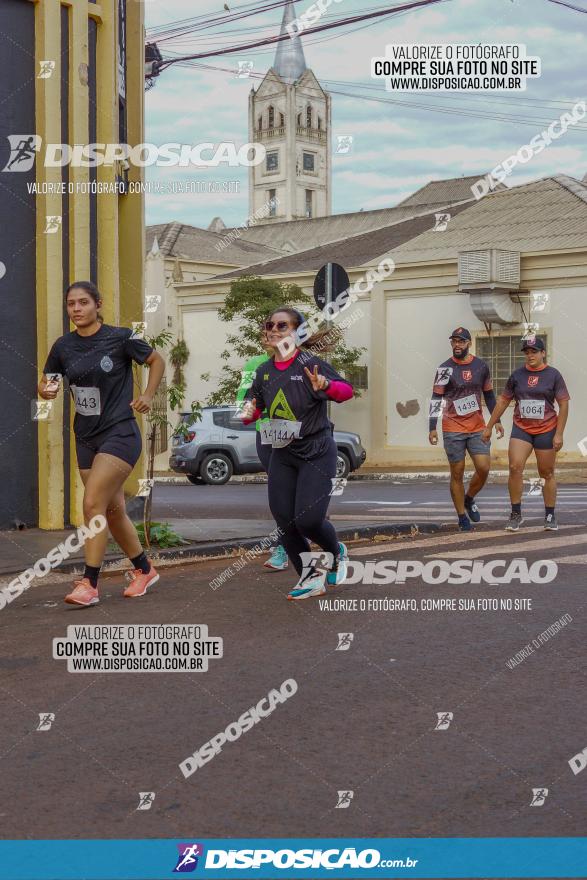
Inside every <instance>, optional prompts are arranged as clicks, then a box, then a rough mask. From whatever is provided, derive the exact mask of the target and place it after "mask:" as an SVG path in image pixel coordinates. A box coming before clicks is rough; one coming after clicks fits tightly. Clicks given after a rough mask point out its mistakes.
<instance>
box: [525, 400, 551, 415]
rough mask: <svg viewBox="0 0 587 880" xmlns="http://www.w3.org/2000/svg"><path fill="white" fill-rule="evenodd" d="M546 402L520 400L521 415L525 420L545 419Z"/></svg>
mask: <svg viewBox="0 0 587 880" xmlns="http://www.w3.org/2000/svg"><path fill="white" fill-rule="evenodd" d="M545 403H546V402H545V401H544V400H520V415H521V417H522V418H523V419H543V418H544V408H545Z"/></svg>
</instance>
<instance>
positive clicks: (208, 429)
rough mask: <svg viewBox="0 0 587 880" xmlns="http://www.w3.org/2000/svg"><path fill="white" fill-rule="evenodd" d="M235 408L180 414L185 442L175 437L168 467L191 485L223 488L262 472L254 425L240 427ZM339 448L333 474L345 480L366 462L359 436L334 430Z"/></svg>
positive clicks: (223, 407) (215, 408) (214, 407)
mask: <svg viewBox="0 0 587 880" xmlns="http://www.w3.org/2000/svg"><path fill="white" fill-rule="evenodd" d="M236 411H237V410H236V407H235V406H207V407H204V408H203V409H202V418H201V420H198V421H197V422H193V421H192V417H191V415H190V414H189V413H182V415H181V421H182V422H183V423H184V424H185V425H186V426H187V428H188V433H187V436H186V437H185V439H184V438H183V437H182V436H181V435H178V434H174V436H173V439H172V447H171V449H172V451H171V456H170V458H169V467H170V468H171V470H173V471H176V472H177V473H178V474H185V475H186V477H187V478H188V480H189V481H190V482H191V483H196V484H197V483H208V484H209V485H214V486H222V484H223V483H227V482H228V481H229V480H230V478H231V477H232V475H233V474H256V473H259V472H261V471H262V470H263V468H262V467H261V462H260V461H259V457H258V455H257V447H256V439H255V433H256V432H255V423H254V422H252V423H251V424H250V425H243V423H242V422H241V420H240V419H239V418H238V417H237V416H236ZM334 439H335V441H336V446H337V448H338V460H337V469H336V475H337V476H338V477H346V476H347V475H348V474H349V473H350V472H351V471H355V470H357V468H360V467H361V465H362V464H363V462H364V461H365V457H366V452H365V450H364V449H363V446H362V443H361V438H360V437H359V435H358V434H351V433H349V432H348V431H335V432H334Z"/></svg>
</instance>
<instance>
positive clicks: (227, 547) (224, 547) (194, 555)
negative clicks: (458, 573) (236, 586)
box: [0, 522, 440, 584]
mask: <svg viewBox="0 0 587 880" xmlns="http://www.w3.org/2000/svg"><path fill="white" fill-rule="evenodd" d="M439 529H440V524H438V523H429V522H426V523H418V522H414V523H399V524H398V523H396V524H393V525H391V524H390V525H372V526H367V525H365V526H359V527H357V528H352V527H351V528H345V529H337V534H338V536H339V538H340V539H341V540H343V541H358V540H361V539H365V538H371V539H375V537H376V536H377V535H383V536H386V537H394V536H395V535H410V534H412V533H413V532H414V530H417V531H418V532H419V533H420V534H431V533H433V532H437V531H438V530H439ZM262 540H263V537H259V538H244V539H243V540H241V541H210V542H208V543H205V544H204V543H202V544H189V545H184V546H183V547H170V548H168V549H165V550H159V551H155V552H153V553H151V554H150V557H151V559H152V560H153V562H154V563H155V564H156V565H157V566H158V567H165V566H168V565H174V564H176V565H177V564H179V563H182V562H190V561H193V562H196V561H202V562H204V561H208V560H210V559H222V558H226V557H238V556H240V555H241V553H240V552H239V551H241V550H249V549H252V548H255V547H258V545H260V543H261V541H262ZM258 552H263V551H262V550H259V551H258ZM121 563H127V559H126V556H123V555H122V554H116V555H114V554H112V555H109V556H106V558H105V560H104V565H103V567H102V572H103V573H104V574H107V573H108V572H109V571H117V570H120V568H121ZM83 565H84V561H83V559H81V558H77V559H72V560H69V561H67V562H64V563H62V564H61V565H59V566H57V567H56V568H54V569H52V571H53V572H55V574H78V573H80V572H81V570H82V568H83ZM123 567H124V568H126V567H127V564H125V565H124V566H123ZM21 572H22V569H19V570H18V571H14V572H2V575H1V576H0V581H7V582H8V581H10V580H11V579H12V578H14V577H16V576H18V575H19V574H21ZM48 575H49V572H48V573H47V575H46V576H48ZM39 580H42V578H35V580H34V581H33V584H36V583H37V582H38V581H39Z"/></svg>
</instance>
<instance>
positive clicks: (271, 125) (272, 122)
mask: <svg viewBox="0 0 587 880" xmlns="http://www.w3.org/2000/svg"><path fill="white" fill-rule="evenodd" d="M268 127H269V128H275V108H274V107H272V106H271V107H269V126H268Z"/></svg>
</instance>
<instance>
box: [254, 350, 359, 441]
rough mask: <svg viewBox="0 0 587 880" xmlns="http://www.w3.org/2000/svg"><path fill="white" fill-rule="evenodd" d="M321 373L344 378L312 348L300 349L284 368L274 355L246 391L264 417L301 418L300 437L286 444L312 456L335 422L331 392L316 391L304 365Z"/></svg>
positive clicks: (327, 376)
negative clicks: (330, 413)
mask: <svg viewBox="0 0 587 880" xmlns="http://www.w3.org/2000/svg"><path fill="white" fill-rule="evenodd" d="M316 366H317V367H318V373H320V374H321V375H322V376H325V377H326V378H327V379H330V380H331V381H332V382H344V381H345V380H344V379H343V378H342V376H339V374H338V373H337V372H336V370H335V369H333V367H331V366H330V364H327V363H326V361H323V360H322V359H321V358H319V357H316V356H315V355H311V354H310V353H309V352H305V351H302V352H300V353H299V354H298V355H297V356H296V357H295V358H294V360H293V361H292V363H290V364H289V366H288V367H286V368H285V369H284V370H280V369H278V367H276V366H275V360H274V358H271V359H270V360H268V361H265V362H264V363H262V364H260V365H259V366H258V367H257V369H256V370H255V378H254V379H253V384H252V385H251V387H250V388H249V390H248V391H247V394H246V398H247V399H248V400H252V399H253V398H255V399H256V401H257V408H258V409H260V410H262V411H263V414H264V416H263V417H264V418H265V417H266V416H268V417H269V418H270V419H285V420H287V421H293V422H301V423H302V424H301V428H300V438H299V439H296V440H292V442H291V443H290V444H289V445H288V446H287V447H286V448H287V449H288V451H290V452H293V453H294V454H295V455H299V456H300V457H303V458H306V457H313V456H315V455H319V454H321V452H322V447H323V446H324V443H323V440H324V438H325V437H331V436H332V429H333V425H332V422H330V421H329V419H328V407H327V403H328V399H329V398H328V395H327V394H326V392H325V391H314V389H313V388H312V383H311V382H310V380H309V378H308V377H307V375H306V373H305V370H304V368H305V367H307V368H308V369H309V370H310V372H311V373H313V372H314V367H316Z"/></svg>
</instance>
